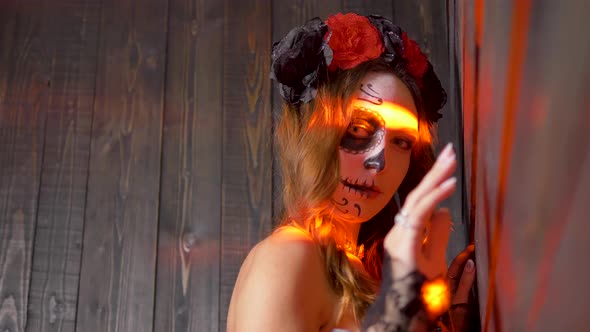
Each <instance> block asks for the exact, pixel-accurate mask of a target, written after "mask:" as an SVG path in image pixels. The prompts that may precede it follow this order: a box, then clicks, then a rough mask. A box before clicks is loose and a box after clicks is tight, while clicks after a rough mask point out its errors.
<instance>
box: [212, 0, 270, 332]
mask: <svg viewBox="0 0 590 332" xmlns="http://www.w3.org/2000/svg"><path fill="white" fill-rule="evenodd" d="M224 31H225V32H224V81H223V82H224V83H223V84H224V89H223V91H224V93H223V99H224V105H223V128H224V129H223V173H222V176H223V183H222V197H223V200H222V250H221V276H220V278H221V293H220V299H219V301H220V303H219V305H220V313H219V315H220V318H221V319H222V322H221V330H222V331H223V330H225V327H226V317H227V309H228V306H229V300H230V297H231V293H232V290H233V286H234V283H235V280H236V277H237V274H238V271H239V268H240V265H241V263H242V261H243V259H244V258H245V256H246V254H247V252H248V251H249V249H250V248H251V247H252V246H253V245H254V244H256V243H257V242H258V241H260V240H261V239H262V238H263V237H265V236H266V235H268V233H269V231H270V228H271V214H272V211H271V206H272V202H271V199H272V195H271V189H272V183H271V181H272V169H271V165H272V157H271V144H272V143H271V142H272V140H271V104H270V81H269V65H270V56H269V52H270V49H271V42H270V39H271V35H270V32H271V12H270V0H244V1H240V2H233V1H226V2H225V27H224Z"/></svg>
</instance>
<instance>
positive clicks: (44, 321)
mask: <svg viewBox="0 0 590 332" xmlns="http://www.w3.org/2000/svg"><path fill="white" fill-rule="evenodd" d="M100 8H101V7H100V1H83V2H79V3H75V4H71V3H67V2H66V1H60V2H52V4H51V6H50V7H49V8H47V10H46V11H45V12H44V15H45V16H46V22H47V24H45V27H44V31H45V34H46V36H45V37H44V38H43V40H44V41H45V43H46V44H47V45H51V47H52V49H53V51H52V54H51V59H50V61H51V76H50V79H51V85H50V90H49V91H50V92H49V107H48V109H47V124H46V134H45V144H44V158H43V168H42V174H41V190H40V193H39V210H38V221H37V227H36V232H35V243H34V251H33V270H32V274H31V290H30V295H29V307H28V320H27V327H26V330H27V331H74V330H75V325H76V324H75V321H76V303H77V300H78V279H79V274H80V261H81V248H82V230H83V227H84V210H85V198H86V183H87V177H88V157H89V153H90V135H91V121H92V109H93V104H94V87H95V86H94V84H95V80H96V76H95V74H96V63H97V58H96V51H97V45H98V28H99V24H100Z"/></svg>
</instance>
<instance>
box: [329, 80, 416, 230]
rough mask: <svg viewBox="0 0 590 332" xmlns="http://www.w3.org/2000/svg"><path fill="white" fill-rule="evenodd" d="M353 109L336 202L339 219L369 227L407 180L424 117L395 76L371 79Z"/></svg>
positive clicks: (341, 154) (341, 155) (341, 153)
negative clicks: (367, 224) (405, 178)
mask: <svg viewBox="0 0 590 332" xmlns="http://www.w3.org/2000/svg"><path fill="white" fill-rule="evenodd" d="M351 107H352V114H353V115H352V120H351V122H350V124H349V126H348V129H347V131H346V133H345V134H344V136H343V137H342V140H341V142H340V150H339V158H340V184H339V185H338V187H337V188H336V190H335V191H334V194H333V195H332V203H333V204H334V206H335V207H336V209H335V210H334V214H335V215H337V216H338V215H339V216H340V217H343V218H344V219H346V220H349V221H352V222H365V221H367V220H369V219H371V218H372V217H373V216H375V215H376V214H377V213H378V212H379V211H380V210H381V209H383V208H384V207H385V205H386V204H387V203H388V202H389V201H390V200H391V198H392V197H393V195H394V194H395V192H396V191H397V189H398V187H399V185H400V184H401V182H402V180H403V179H404V177H405V176H406V173H407V171H408V166H409V164H410V156H411V152H412V147H413V145H414V144H415V142H416V141H417V139H418V119H417V114H418V113H417V111H416V106H415V104H414V100H413V98H412V95H411V93H410V91H409V90H408V88H407V87H406V86H405V84H404V83H403V82H402V81H401V80H399V79H398V78H397V77H396V76H395V75H393V74H389V73H376V72H373V73H369V74H367V75H366V76H365V78H364V79H363V81H362V84H361V86H360V88H359V90H358V92H357V95H356V97H355V98H354V100H353V102H352V105H351Z"/></svg>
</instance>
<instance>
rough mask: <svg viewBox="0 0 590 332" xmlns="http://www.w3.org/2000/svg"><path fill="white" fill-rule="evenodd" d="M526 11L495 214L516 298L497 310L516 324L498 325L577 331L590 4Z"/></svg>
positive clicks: (584, 224) (583, 317) (584, 269)
mask: <svg viewBox="0 0 590 332" xmlns="http://www.w3.org/2000/svg"><path fill="white" fill-rule="evenodd" d="M529 13H530V19H529V22H530V27H529V34H528V38H527V39H528V40H527V43H526V46H527V52H526V55H525V58H524V61H523V66H522V70H523V79H522V82H524V84H522V88H521V94H520V100H521V101H520V104H519V111H518V112H517V113H516V116H515V117H514V118H515V120H516V121H514V122H515V134H514V153H513V155H514V157H513V159H514V162H513V163H512V165H511V174H510V177H509V180H508V181H509V183H510V188H509V193H508V195H507V197H506V204H505V206H506V211H507V213H506V215H505V216H506V217H505V220H504V224H505V225H506V226H505V228H506V232H507V233H509V234H510V236H507V237H506V242H508V243H510V247H511V248H513V255H514V261H515V262H519V264H515V273H516V274H515V275H516V276H518V277H517V278H516V279H517V280H516V285H515V286H516V287H518V288H517V289H518V290H520V292H519V293H520V294H519V295H520V296H518V300H517V303H516V310H514V311H512V312H511V311H509V310H508V309H509V308H502V316H503V317H506V321H507V322H508V320H510V321H517V320H520V321H521V322H522V325H515V324H511V325H506V330H508V328H509V326H517V327H518V326H523V328H524V330H534V331H555V330H560V329H561V330H565V331H579V330H584V329H586V328H587V327H586V326H587V325H588V314H589V313H590V311H589V310H588V307H587V299H588V295H589V294H590V285H589V284H588V280H590V265H588V264H584V263H582V260H583V258H581V256H579V253H586V252H590V242H588V241H587V234H589V233H590V225H589V224H588V212H589V211H590V210H589V207H588V202H589V199H588V198H589V197H590V190H589V188H590V176H588V170H589V169H590V168H589V167H588V166H589V165H590V148H588V146H589V144H590V137H589V136H588V133H589V132H590V97H589V95H588V91H590V84H589V82H590V66H588V64H589V63H588V59H589V58H590V40H589V39H588V38H586V37H585V35H586V31H587V25H588V24H587V17H588V13H590V5H589V4H588V2H587V1H579V0H578V1H570V2H568V3H563V4H558V3H555V2H551V1H547V0H541V1H535V2H532V3H531V6H530V10H529ZM548 40H549V41H551V42H549V43H548ZM541 55H542V56H541ZM555 64H559V65H558V66H556V65H555ZM577 257H580V258H577ZM500 269H502V267H499V268H498V270H500ZM513 282H514V281H513ZM504 284H505V283H503V284H501V285H499V291H500V293H499V295H500V296H501V297H502V298H507V297H509V296H511V295H512V294H510V293H508V292H507V291H506V289H505V287H504V286H503V285H504ZM523 317H524V318H523ZM554 317H555V318H554Z"/></svg>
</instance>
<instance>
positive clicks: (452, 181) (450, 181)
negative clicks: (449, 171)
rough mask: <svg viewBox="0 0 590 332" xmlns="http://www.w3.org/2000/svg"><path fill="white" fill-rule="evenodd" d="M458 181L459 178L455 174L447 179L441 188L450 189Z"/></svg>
mask: <svg viewBox="0 0 590 332" xmlns="http://www.w3.org/2000/svg"><path fill="white" fill-rule="evenodd" d="M456 183H457V178H456V177H454V176H453V177H452V178H449V179H447V180H445V182H443V183H442V184H441V185H440V188H441V189H448V188H450V187H452V186H454V185H455V184H456Z"/></svg>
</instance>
